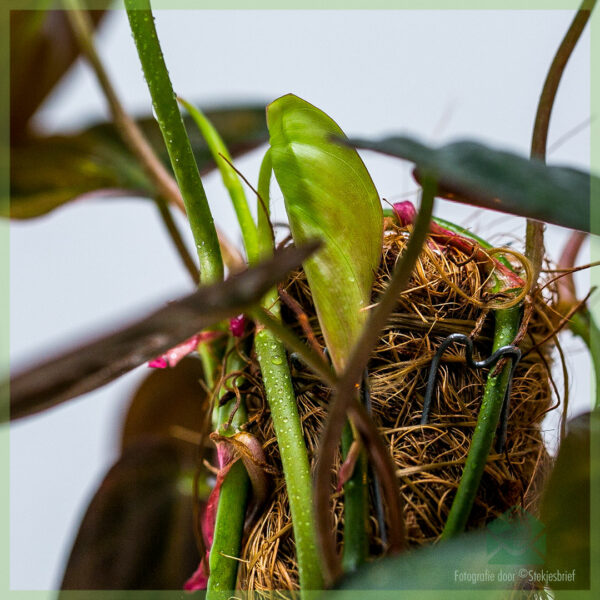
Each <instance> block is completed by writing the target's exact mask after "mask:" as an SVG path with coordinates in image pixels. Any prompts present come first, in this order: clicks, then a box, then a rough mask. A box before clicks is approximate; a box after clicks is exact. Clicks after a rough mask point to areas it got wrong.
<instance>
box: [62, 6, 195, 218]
mask: <svg viewBox="0 0 600 600" xmlns="http://www.w3.org/2000/svg"><path fill="white" fill-rule="evenodd" d="M63 4H64V6H65V8H67V9H69V10H67V11H66V12H67V18H68V19H69V22H70V23H71V27H72V29H73V32H74V34H75V36H76V37H77V41H78V43H79V46H80V48H81V50H82V52H83V54H84V55H85V57H86V58H87V60H88V62H89V64H90V66H91V67H92V69H93V71H94V73H95V75H96V79H97V80H98V83H99V84H100V87H101V89H102V92H103V94H104V97H105V98H106V101H107V103H108V107H109V109H110V112H111V115H112V118H113V121H114V123H115V126H116V128H117V130H118V131H119V133H120V134H121V137H122V138H123V141H124V142H125V144H126V145H127V147H128V148H129V150H131V152H132V153H133V154H134V155H135V156H136V157H137V158H138V160H139V161H140V163H141V164H142V167H143V168H144V170H145V172H146V174H147V175H148V177H149V178H150V180H151V181H152V183H153V184H154V185H155V187H156V189H157V190H158V192H159V193H160V195H161V196H163V197H164V198H166V199H167V200H168V201H169V202H171V203H173V204H175V205H176V206H178V207H179V208H181V209H183V210H185V209H184V204H183V200H182V198H181V194H180V192H179V188H178V187H177V184H176V183H175V180H174V179H173V177H172V176H171V174H170V173H169V172H168V171H167V170H166V169H165V167H164V165H163V164H162V163H161V162H160V160H159V159H158V157H157V156H156V153H155V152H154V150H153V149H152V146H150V144H149V143H148V141H147V140H146V138H145V137H144V135H143V133H142V132H141V130H140V128H139V127H138V126H137V124H136V122H135V121H134V120H133V119H132V118H131V117H130V116H129V115H128V114H127V113H126V112H125V109H124V108H123V105H122V104H121V101H120V100H119V97H118V96H117V93H116V91H115V89H114V87H113V85H112V83H111V81H110V79H109V77H108V74H107V73H106V71H105V69H104V66H103V65H102V61H101V60H100V57H99V56H98V53H97V52H96V47H95V45H94V36H93V28H92V25H91V22H90V18H89V15H88V13H87V12H86V11H84V10H81V2H80V0H63Z"/></svg>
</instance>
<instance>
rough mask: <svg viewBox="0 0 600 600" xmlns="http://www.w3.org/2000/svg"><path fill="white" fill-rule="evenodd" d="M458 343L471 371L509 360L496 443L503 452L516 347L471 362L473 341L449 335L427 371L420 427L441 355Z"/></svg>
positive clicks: (517, 357) (518, 356)
mask: <svg viewBox="0 0 600 600" xmlns="http://www.w3.org/2000/svg"><path fill="white" fill-rule="evenodd" d="M456 342H460V343H463V344H465V346H466V348H465V355H466V359H467V364H468V365H469V367H471V368H472V369H482V368H488V367H492V366H494V365H495V364H496V363H497V362H498V361H499V360H500V359H502V358H510V359H511V367H510V373H509V376H508V385H507V386H506V393H505V395H504V401H503V403H502V412H501V414H500V423H499V432H498V436H497V441H496V450H497V451H498V452H499V453H501V452H503V451H504V446H505V444H506V430H507V423H508V413H509V408H510V394H511V390H512V380H513V376H514V374H515V369H516V368H517V365H518V364H519V360H520V359H521V350H520V349H519V348H517V347H516V346H511V345H509V346H503V347H502V348H498V350H496V352H494V353H493V354H492V355H491V356H490V357H489V358H486V359H484V360H477V361H475V360H473V341H472V340H471V338H470V337H469V336H467V335H464V334H463V333H452V334H450V335H449V336H448V337H447V338H446V339H445V340H444V341H443V342H442V343H441V344H440V347H439V348H438V349H437V352H436V353H435V356H434V357H433V360H432V361H431V368H430V370H429V377H428V378H427V387H426V389H425V398H424V401H423V414H422V415H421V425H427V422H428V420H429V412H430V410H431V404H432V402H433V392H434V390H435V382H436V379H437V372H438V369H439V366H440V362H441V360H442V355H443V354H444V352H445V351H446V349H447V348H448V347H449V346H450V345H452V344H454V343H456Z"/></svg>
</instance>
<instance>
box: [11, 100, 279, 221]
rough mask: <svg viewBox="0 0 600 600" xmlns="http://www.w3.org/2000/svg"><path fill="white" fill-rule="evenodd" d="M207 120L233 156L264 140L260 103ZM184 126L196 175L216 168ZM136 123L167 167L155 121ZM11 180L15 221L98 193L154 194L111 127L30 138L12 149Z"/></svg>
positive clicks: (147, 119)
mask: <svg viewBox="0 0 600 600" xmlns="http://www.w3.org/2000/svg"><path fill="white" fill-rule="evenodd" d="M207 116H208V117H209V118H210V120H211V122H213V123H214V124H215V126H216V127H218V129H219V132H220V133H221V136H222V137H223V139H224V140H225V142H226V143H227V146H228V147H229V148H230V150H231V154H232V156H238V155H240V154H243V153H244V152H247V151H248V150H251V149H252V148H255V147H256V146H258V145H260V144H262V143H264V142H266V140H267V129H266V123H265V117H264V106H263V105H252V106H240V107H232V108H222V109H215V110H212V111H210V110H209V111H207ZM184 122H185V124H186V126H187V127H186V128H187V131H188V134H189V137H190V142H191V144H192V150H193V152H194V156H195V158H196V161H197V163H198V167H199V169H200V171H201V172H207V171H210V170H211V169H214V168H215V164H214V161H213V159H212V156H211V153H210V150H209V148H208V146H207V145H206V142H205V141H204V139H203V138H202V136H201V135H200V134H199V133H198V131H197V129H196V127H195V126H194V124H193V122H192V120H191V117H185V118H184ZM137 124H138V125H139V126H140V128H141V130H142V132H143V133H144V135H145V136H146V137H147V139H148V141H149V142H150V144H151V145H152V147H153V148H154V150H155V151H156V153H157V155H158V156H159V158H160V159H161V161H162V162H163V163H164V164H165V165H166V166H167V168H169V169H170V162H169V157H168V155H167V151H166V148H165V145H164V142H163V139H162V135H161V133H160V129H159V127H158V123H157V122H156V120H155V119H154V118H152V117H145V118H141V119H138V120H137ZM10 177H11V180H10V193H11V198H10V216H11V217H12V218H16V219H28V218H32V217H38V216H41V215H43V214H46V213H48V212H50V211H52V210H54V209H55V208H58V207H59V206H61V205H63V204H65V203H67V202H70V201H72V200H75V199H76V198H79V197H81V196H83V195H84V194H88V193H91V192H96V191H97V190H101V191H102V192H103V193H105V194H106V193H108V192H110V193H111V194H112V195H114V194H115V193H116V194H118V195H123V194H127V195H132V194H133V195H140V194H141V195H143V196H151V195H153V192H152V185H151V183H150V181H149V180H148V178H147V177H146V174H145V173H144V171H143V169H142V168H141V167H140V165H139V164H138V162H137V160H136V159H135V157H133V156H132V155H131V153H130V152H129V150H128V149H127V147H126V146H125V145H124V144H123V142H122V140H121V138H120V136H119V133H118V131H117V130H116V129H115V127H114V125H112V124H111V123H101V124H97V125H93V126H91V127H89V128H87V129H85V130H84V131H81V132H79V133H76V134H73V135H64V136H49V137H37V138H29V139H27V140H26V141H24V142H22V143H19V144H16V145H14V146H12V147H11V164H10ZM7 205H8V204H7ZM2 216H8V215H6V214H3V215H2Z"/></svg>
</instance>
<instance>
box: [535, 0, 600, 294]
mask: <svg viewBox="0 0 600 600" xmlns="http://www.w3.org/2000/svg"><path fill="white" fill-rule="evenodd" d="M595 4H596V0H584V1H583V2H582V4H581V6H580V8H579V10H578V11H577V14H576V15H575V18H574V19H573V21H572V23H571V26H570V27H569V29H568V30H567V33H566V34H565V37H564V38H563V40H562V42H561V44H560V46H559V47H558V50H557V51H556V54H555V55H554V59H553V60H552V64H551V65H550V69H549V70H548V74H547V75H546V80H545V81H544V87H543V88H542V93H541V94H540V100H539V103H538V108H537V113H536V115H535V123H534V126H533V135H532V138H531V158H537V159H538V160H541V161H542V162H546V147H547V144H548V129H549V127H550V116H551V115H552V108H553V107H554V100H555V98H556V93H557V91H558V86H559V84H560V80H561V78H562V75H563V72H564V70H565V67H566V66H567V62H568V61H569V58H570V57H571V54H572V53H573V50H574V49H575V46H576V45H577V42H578V41H579V38H580V37H581V34H582V32H583V30H584V28H585V25H586V23H587V22H588V20H589V18H590V14H591V11H592V9H593V8H594V5H595ZM525 248H526V250H525V255H526V256H527V258H528V259H529V260H530V261H531V264H532V266H533V275H534V278H533V281H534V285H535V282H537V279H538V277H539V274H540V270H541V268H542V260H543V258H544V224H543V223H540V222H539V221H532V220H528V221H527V235H526V240H525Z"/></svg>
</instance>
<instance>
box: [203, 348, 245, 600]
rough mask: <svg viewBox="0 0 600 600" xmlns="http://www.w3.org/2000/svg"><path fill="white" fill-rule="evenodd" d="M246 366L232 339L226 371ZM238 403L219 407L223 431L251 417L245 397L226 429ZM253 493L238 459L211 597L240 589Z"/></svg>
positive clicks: (220, 523)
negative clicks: (248, 512)
mask: <svg viewBox="0 0 600 600" xmlns="http://www.w3.org/2000/svg"><path fill="white" fill-rule="evenodd" d="M244 366H245V365H244V363H243V361H242V360H241V358H240V356H239V354H238V353H237V351H236V350H235V347H234V342H233V340H231V343H230V344H229V346H228V354H227V359H226V364H225V371H226V372H227V373H231V372H233V371H238V370H241V369H242V368H243V367H244ZM240 380H241V377H239V378H237V380H236V385H239V383H240ZM224 393H225V390H223V389H222V390H221V391H220V392H219V398H222V397H223V394H224ZM234 406H235V399H233V400H230V401H229V402H227V404H225V405H223V406H221V407H219V408H218V410H217V422H216V423H215V429H216V430H217V431H218V432H219V433H220V434H222V435H229V434H233V433H235V432H236V431H237V430H238V429H239V428H240V427H241V426H242V425H244V424H245V423H246V421H247V420H248V414H247V412H246V404H245V402H244V399H243V397H242V400H241V402H240V405H239V406H238V408H237V411H236V413H235V415H234V416H233V418H232V419H231V425H230V427H229V428H227V429H223V425H224V424H226V423H228V422H229V419H230V416H231V411H232V410H233V408H234ZM249 497H250V478H249V477H248V473H247V471H246V468H245V467H244V464H243V463H242V461H241V460H238V461H237V462H236V463H235V464H234V465H233V466H232V467H231V469H230V471H229V473H227V476H226V477H225V480H224V481H223V483H222V485H221V491H220V492H219V505H218V508H217V516H216V520H215V531H214V538H213V544H212V547H211V550H210V555H209V560H208V564H209V568H210V575H209V578H208V586H207V595H206V597H207V600H227V598H229V597H230V595H231V593H232V592H233V591H234V590H235V589H236V581H237V570H238V565H239V562H238V560H237V557H239V556H240V554H241V550H242V538H243V534H244V519H245V516H246V506H247V504H248V499H249Z"/></svg>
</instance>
